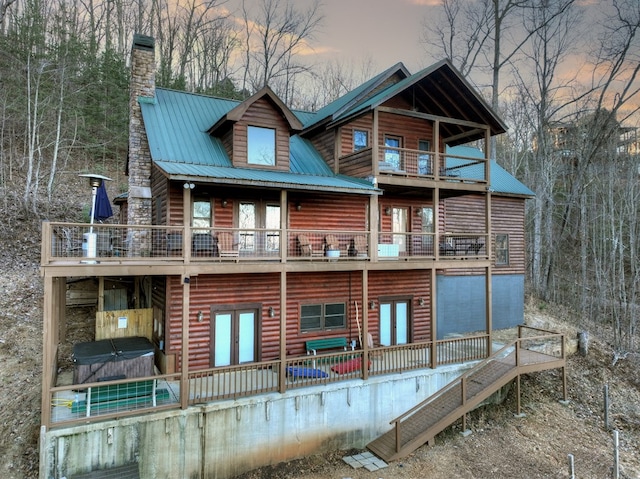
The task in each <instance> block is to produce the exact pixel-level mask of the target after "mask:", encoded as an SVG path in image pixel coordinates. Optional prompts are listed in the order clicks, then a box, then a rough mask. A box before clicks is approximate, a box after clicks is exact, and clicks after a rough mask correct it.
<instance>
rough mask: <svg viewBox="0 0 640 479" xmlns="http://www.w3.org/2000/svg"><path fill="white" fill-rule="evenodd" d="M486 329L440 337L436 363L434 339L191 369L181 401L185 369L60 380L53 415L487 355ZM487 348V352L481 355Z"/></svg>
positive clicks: (200, 398) (86, 414) (248, 392)
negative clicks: (79, 380) (131, 376)
mask: <svg viewBox="0 0 640 479" xmlns="http://www.w3.org/2000/svg"><path fill="white" fill-rule="evenodd" d="M486 338H487V336H486V335H479V336H469V337H463V338H454V339H446V340H441V341H437V342H436V343H435V347H436V351H437V358H436V361H437V363H436V364H434V363H433V360H432V355H431V351H432V348H433V343H432V342H430V341H425V342H418V343H411V344H404V345H397V346H386V347H377V348H373V349H370V350H369V351H368V359H367V360H366V361H365V359H364V351H363V350H361V349H357V350H355V351H352V350H349V351H339V352H335V353H328V354H320V355H305V356H299V357H290V358H287V359H286V360H285V364H284V369H283V371H284V377H283V378H281V376H280V375H281V367H282V364H281V361H280V360H274V361H263V362H259V363H248V364H241V365H236V366H224V367H217V368H209V369H204V370H198V371H193V372H189V373H188V384H189V392H188V395H186V396H185V397H188V402H187V404H185V405H182V403H181V397H182V396H181V390H180V385H181V377H182V376H181V374H179V373H176V374H165V375H159V376H151V377H144V378H135V379H123V380H112V381H104V382H94V383H87V384H73V385H67V386H56V387H52V388H50V390H49V393H48V394H49V401H50V418H51V423H52V424H55V425H56V426H59V425H64V424H71V423H78V422H91V421H96V420H103V419H106V418H113V417H122V416H126V415H136V414H140V413H143V412H148V411H157V410H164V409H176V408H179V407H186V406H188V405H194V404H205V403H209V402H212V401H218V400H223V399H236V398H240V397H247V396H256V395H260V394H267V393H273V392H278V391H281V392H284V391H286V390H288V389H297V388H302V387H307V386H314V385H322V384H329V383H336V382H341V381H345V380H349V379H363V378H364V377H365V374H364V370H363V365H364V364H366V365H367V366H366V368H367V375H368V376H380V375H384V374H393V373H401V372H404V371H412V370H418V369H425V368H431V367H435V366H436V365H437V364H453V363H464V362H468V361H474V360H478V359H481V358H483V357H486V347H485V345H486V344H487V340H486ZM483 354H484V356H483Z"/></svg>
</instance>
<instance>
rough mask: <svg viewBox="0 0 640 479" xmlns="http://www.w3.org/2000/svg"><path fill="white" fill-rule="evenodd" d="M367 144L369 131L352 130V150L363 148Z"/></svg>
mask: <svg viewBox="0 0 640 479" xmlns="http://www.w3.org/2000/svg"><path fill="white" fill-rule="evenodd" d="M368 146H369V132H368V131H366V130H353V151H358V150H363V149H365V148H367V147H368Z"/></svg>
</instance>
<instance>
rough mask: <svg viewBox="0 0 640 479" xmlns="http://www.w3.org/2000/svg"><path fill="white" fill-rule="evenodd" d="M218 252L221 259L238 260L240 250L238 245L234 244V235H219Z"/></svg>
mask: <svg viewBox="0 0 640 479" xmlns="http://www.w3.org/2000/svg"><path fill="white" fill-rule="evenodd" d="M218 251H219V254H220V257H221V258H238V257H239V256H240V250H239V249H238V243H234V242H233V234H232V233H229V232H226V231H225V232H222V233H218Z"/></svg>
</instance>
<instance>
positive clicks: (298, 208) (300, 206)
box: [296, 202, 302, 211]
mask: <svg viewBox="0 0 640 479" xmlns="http://www.w3.org/2000/svg"><path fill="white" fill-rule="evenodd" d="M301 209H302V205H301V204H300V203H299V202H298V203H296V210H298V211H300V210H301Z"/></svg>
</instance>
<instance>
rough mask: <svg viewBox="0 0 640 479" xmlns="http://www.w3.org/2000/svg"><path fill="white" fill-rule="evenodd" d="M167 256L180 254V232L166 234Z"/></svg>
mask: <svg viewBox="0 0 640 479" xmlns="http://www.w3.org/2000/svg"><path fill="white" fill-rule="evenodd" d="M167 254H168V256H180V255H181V254H182V233H169V234H167Z"/></svg>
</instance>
